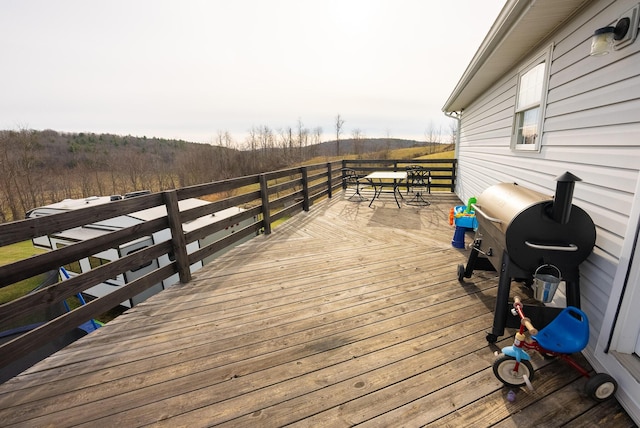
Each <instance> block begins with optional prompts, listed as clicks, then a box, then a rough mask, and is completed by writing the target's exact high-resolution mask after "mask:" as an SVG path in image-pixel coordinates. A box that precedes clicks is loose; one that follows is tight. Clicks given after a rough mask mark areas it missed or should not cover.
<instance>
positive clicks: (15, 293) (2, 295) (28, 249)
mask: <svg viewBox="0 0 640 428" xmlns="http://www.w3.org/2000/svg"><path fill="white" fill-rule="evenodd" d="M44 252H46V250H42V249H40V248H36V247H34V246H33V244H32V243H31V241H24V242H18V243H16V244H12V245H7V246H5V247H0V266H2V265H6V264H9V263H12V262H16V261H18V260H23V259H28V258H29V257H31V256H34V255H36V254H41V253H44ZM46 278H47V274H46V273H43V274H40V275H37V276H34V277H32V278H27V279H25V280H22V281H20V282H16V283H15V284H11V285H8V286H6V287H3V288H0V305H1V304H3V303H7V302H11V301H12V300H15V299H18V298H20V297H22V296H26V295H27V294H29V292H31V290H33V289H34V288H36V287H37V286H38V285H40V284H41V283H42V282H43V281H44V280H45V279H46ZM67 303H68V304H69V307H70V308H71V309H74V308H77V307H78V306H80V300H79V299H78V298H77V297H76V296H73V297H70V298H69V299H67ZM125 310H126V308H124V307H120V306H118V307H116V308H114V309H112V310H110V311H108V312H106V313H104V314H101V315H99V316H97V317H96V320H98V321H99V322H101V323H106V322H109V321H111V320H112V319H114V318H115V317H117V316H118V315H120V314H121V313H122V312H124V311H125Z"/></svg>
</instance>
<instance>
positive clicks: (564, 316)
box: [534, 306, 589, 354]
mask: <svg viewBox="0 0 640 428" xmlns="http://www.w3.org/2000/svg"><path fill="white" fill-rule="evenodd" d="M534 339H535V340H536V341H537V342H538V344H539V345H540V346H542V347H543V348H545V349H547V350H548V351H552V352H558V353H561V354H573V353H575V352H580V351H582V350H583V349H584V348H585V347H586V346H587V343H589V319H588V318H587V315H586V314H585V313H584V312H582V311H581V310H580V309H578V308H576V307H573V306H568V307H566V308H564V310H562V312H560V313H559V314H558V316H557V317H555V318H554V320H553V321H551V322H550V323H549V325H547V326H546V327H544V328H543V329H542V330H540V331H539V332H538V334H537V335H536V336H534Z"/></svg>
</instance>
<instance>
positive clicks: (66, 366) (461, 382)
mask: <svg viewBox="0 0 640 428" xmlns="http://www.w3.org/2000/svg"><path fill="white" fill-rule="evenodd" d="M384 198H385V197H384V196H383V199H382V200H376V201H375V202H374V204H372V207H368V206H367V205H368V202H360V203H358V202H352V201H349V200H348V199H347V197H346V196H345V195H344V194H342V193H340V194H337V195H336V196H335V197H334V198H333V199H331V200H327V201H323V202H320V203H317V204H316V205H314V206H313V207H312V208H311V211H310V212H308V213H302V214H299V215H296V216H295V217H294V218H292V219H291V220H289V221H287V222H285V223H284V224H283V225H281V226H279V227H278V228H276V229H275V230H274V232H273V233H272V234H271V235H269V236H260V237H257V238H255V239H253V240H252V241H250V242H248V243H246V244H243V245H241V246H239V247H237V248H235V249H234V250H232V251H230V252H228V253H226V254H225V255H223V256H221V257H220V258H218V259H216V260H215V261H214V262H212V263H210V264H209V265H207V266H205V268H203V269H201V270H200V271H198V272H196V273H195V274H194V277H193V280H192V281H191V282H190V283H188V284H179V285H176V286H174V287H172V288H171V289H169V290H166V291H164V292H162V293H160V294H158V295H156V296H154V297H152V298H151V299H149V300H147V301H146V302H144V303H142V304H140V305H138V306H136V307H135V308H133V309H131V310H130V311H128V312H127V313H125V314H124V315H122V316H120V317H119V318H117V319H116V320H114V321H113V322H111V323H109V324H108V325H107V326H105V327H104V328H101V329H99V330H98V331H97V332H94V333H92V334H91V335H88V336H87V337H85V338H83V339H81V340H79V341H78V342H76V343H74V344H72V345H70V346H68V347H67V348H65V349H63V350H61V351H59V352H58V353H56V354H54V355H52V356H51V357H49V358H47V359H46V360H44V361H42V362H41V363H39V364H37V365H36V366H34V367H32V368H31V369H29V370H27V371H26V372H24V373H23V374H21V375H19V376H17V377H16V378H14V379H12V380H10V381H8V382H6V383H5V384H3V385H0V420H2V421H3V422H2V424H3V426H5V425H6V426H91V427H95V426H115V425H118V424H120V425H122V426H127V427H130V426H148V425H151V426H171V427H174V426H189V427H196V426H212V425H220V426H233V427H236V426H252V427H255V426H284V425H293V426H299V427H312V426H313V427H319V426H331V427H340V426H353V425H362V426H424V425H434V426H451V427H454V426H494V425H495V426H540V425H545V426H558V425H561V424H567V426H583V425H585V424H587V425H588V424H589V423H592V422H593V421H594V420H600V421H606V423H607V426H614V427H618V426H619V427H626V426H634V425H633V422H632V421H631V420H630V419H629V417H628V416H627V414H626V413H625V412H624V410H623V409H622V408H621V406H620V405H619V404H618V403H617V401H615V400H612V401H610V402H607V403H601V404H597V403H595V402H593V401H591V400H589V399H588V398H585V397H584V396H582V395H581V387H582V385H583V383H584V379H582V378H580V376H579V375H578V374H577V373H576V372H575V371H573V370H567V368H566V367H565V366H564V365H563V364H562V363H561V362H558V363H553V362H549V361H547V360H544V359H542V358H540V357H535V356H534V366H535V367H536V376H535V379H534V386H535V387H536V389H535V390H534V391H529V390H527V389H518V390H517V399H516V401H515V402H514V403H509V402H508V401H506V398H505V397H506V393H507V388H505V387H503V386H502V384H501V383H500V382H499V381H498V380H497V379H496V378H495V376H494V375H493V372H492V369H491V364H492V361H493V359H494V352H495V351H496V350H497V349H499V347H500V346H505V345H508V344H510V343H511V341H512V339H511V338H510V337H509V336H508V335H506V336H505V337H502V338H501V340H500V341H499V342H498V343H497V344H495V345H489V344H488V343H487V342H486V340H485V336H486V332H487V331H488V329H490V327H491V324H492V320H493V314H492V308H493V304H494V300H495V295H496V290H497V274H496V273H495V272H474V275H473V277H472V278H471V279H469V280H468V281H466V283H465V284H464V285H461V284H460V283H459V282H458V280H457V271H456V266H457V265H458V264H459V263H465V262H466V258H467V255H468V253H467V250H464V249H456V248H453V247H452V246H451V239H452V235H453V228H452V227H451V226H450V225H449V224H448V210H449V208H450V207H452V206H454V205H457V204H459V203H460V202H459V201H458V200H457V199H456V198H455V196H452V195H449V194H438V195H431V197H430V198H429V199H431V200H432V205H431V206H429V207H420V208H416V207H409V206H406V205H403V206H402V208H400V209H398V208H397V206H396V204H395V201H394V200H393V198H392V197H388V198H386V199H384ZM471 239H472V237H471V236H467V241H468V242H471ZM514 288H515V287H514ZM509 333H510V332H509ZM583 361H584V359H583ZM585 363H586V362H585Z"/></svg>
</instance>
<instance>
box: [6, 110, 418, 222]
mask: <svg viewBox="0 0 640 428" xmlns="http://www.w3.org/2000/svg"><path fill="white" fill-rule="evenodd" d="M337 120H338V121H341V119H340V118H339V116H338V119H337ZM342 123H343V121H342V122H340V127H341V126H342ZM340 136H341V130H340V129H339V130H338V132H337V139H336V141H335V142H333V145H329V146H327V144H328V143H326V142H325V143H323V142H322V141H321V139H322V129H320V128H315V129H311V130H310V129H307V128H305V127H304V126H303V124H302V122H301V121H298V123H297V125H296V126H295V127H292V128H286V129H284V130H279V131H274V130H273V129H271V128H269V127H268V126H256V127H254V128H252V129H251V130H250V131H249V134H248V136H247V138H246V139H245V141H244V142H243V144H238V143H237V142H235V141H234V140H233V139H232V137H231V135H230V134H229V133H228V132H218V134H217V135H216V136H215V138H214V141H213V142H212V144H198V143H189V142H186V141H182V140H167V139H161V138H147V137H132V136H118V135H112V134H94V133H64V132H57V131H54V130H44V131H36V130H31V129H19V130H7V131H0V222H7V221H12V220H18V219H22V218H24V216H25V213H26V212H27V211H29V210H30V209H32V208H35V207H38V206H42V205H47V204H50V203H53V202H58V201H61V200H63V199H67V198H84V197H89V196H94V195H98V196H107V195H115V194H125V193H127V192H132V191H136V190H143V189H144V190H151V191H152V192H157V191H163V190H168V189H174V188H179V187H186V186H190V185H195V184H200V183H206V182H211V181H217V180H224V179H228V178H233V177H240V176H245V175H251V174H257V173H261V172H266V171H273V170H278V169H282V168H286V167H289V166H291V165H295V164H299V163H301V162H305V161H307V160H309V159H312V158H314V157H316V156H319V155H323V156H328V155H330V154H331V155H334V154H336V153H333V151H334V150H335V148H336V146H337V147H338V150H340V151H341V152H340V153H339V154H340V155H346V154H347V152H351V153H358V155H362V154H363V153H364V152H366V151H367V149H366V147H365V143H364V141H365V138H364V135H363V133H361V132H360V131H359V130H356V131H354V135H353V136H352V137H353V138H351V139H343V140H342V147H343V148H342V149H340V148H339V147H340V146H339V144H340V142H341V139H340ZM392 140H393V139H388V140H387V144H386V150H387V151H388V149H389V148H390V147H391V142H392ZM411 143H413V144H414V145H416V144H418V142H416V141H413V142H411V141H409V142H407V141H404V144H405V146H406V144H411ZM327 147H332V148H331V149H327ZM374 147H375V148H374ZM381 147H383V146H381V145H380V144H378V145H374V144H373V143H372V144H371V149H372V150H377V151H378V154H376V155H373V156H374V157H385V154H384V151H385V147H383V148H382V149H381ZM380 150H382V152H381V151H380Z"/></svg>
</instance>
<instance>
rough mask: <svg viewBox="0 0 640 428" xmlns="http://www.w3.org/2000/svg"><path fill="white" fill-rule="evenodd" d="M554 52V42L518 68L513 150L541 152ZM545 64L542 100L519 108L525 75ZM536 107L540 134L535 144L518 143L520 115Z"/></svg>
mask: <svg viewBox="0 0 640 428" xmlns="http://www.w3.org/2000/svg"><path fill="white" fill-rule="evenodd" d="M552 53H553V44H551V45H549V46H548V47H547V48H545V49H544V50H542V51H540V52H538V54H537V55H535V56H534V57H533V58H532V59H531V60H530V61H528V62H527V63H526V64H524V65H523V66H522V67H520V68H519V69H518V73H517V75H516V78H517V82H516V97H515V103H514V105H513V125H512V127H511V150H514V151H519V152H540V149H541V147H542V137H543V132H544V120H545V111H546V107H547V95H548V92H549V77H550V75H551V59H552ZM543 63H544V64H545V69H544V76H543V82H542V88H541V94H540V102H539V103H529V104H528V105H525V106H523V107H522V108H520V109H518V103H519V99H520V97H521V93H520V91H521V88H522V79H523V77H524V76H525V75H526V74H527V73H528V72H530V71H531V70H533V69H534V68H535V67H537V66H539V65H540V64H543ZM535 108H538V119H537V123H536V125H537V128H538V136H537V137H536V141H535V143H534V144H530V143H529V144H522V143H518V137H519V133H518V128H519V126H518V125H519V123H520V117H521V115H522V114H523V113H524V112H527V111H531V110H533V109H535Z"/></svg>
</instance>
